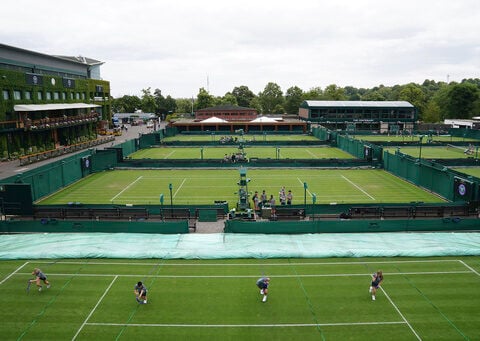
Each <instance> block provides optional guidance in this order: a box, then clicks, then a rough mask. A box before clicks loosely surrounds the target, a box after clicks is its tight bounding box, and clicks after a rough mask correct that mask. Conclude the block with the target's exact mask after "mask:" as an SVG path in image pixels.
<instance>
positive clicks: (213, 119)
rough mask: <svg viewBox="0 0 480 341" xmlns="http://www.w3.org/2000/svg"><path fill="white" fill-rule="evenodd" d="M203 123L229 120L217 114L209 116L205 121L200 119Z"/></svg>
mask: <svg viewBox="0 0 480 341" xmlns="http://www.w3.org/2000/svg"><path fill="white" fill-rule="evenodd" d="M200 122H201V123H226V122H228V121H226V120H223V119H221V118H218V117H215V116H212V117H209V118H207V119H205V120H203V121H200Z"/></svg>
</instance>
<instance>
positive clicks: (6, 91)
mask: <svg viewBox="0 0 480 341" xmlns="http://www.w3.org/2000/svg"><path fill="white" fill-rule="evenodd" d="M3 99H4V100H7V99H10V93H9V92H8V90H3Z"/></svg>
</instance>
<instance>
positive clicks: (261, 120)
mask: <svg viewBox="0 0 480 341" xmlns="http://www.w3.org/2000/svg"><path fill="white" fill-rule="evenodd" d="M278 121H279V120H278V119H275V118H272V117H267V116H260V117H257V118H256V119H254V120H252V121H250V122H253V123H275V122H278Z"/></svg>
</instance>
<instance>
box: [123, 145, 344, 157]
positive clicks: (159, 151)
mask: <svg viewBox="0 0 480 341" xmlns="http://www.w3.org/2000/svg"><path fill="white" fill-rule="evenodd" d="M243 150H244V152H245V153H246V157H247V158H248V159H251V158H261V159H266V158H271V159H330V158H337V159H353V156H352V155H350V154H349V153H347V152H344V151H343V150H341V149H339V148H332V147H327V146H324V147H283V146H282V147H273V146H272V147H246V148H244V149H243ZM238 151H239V149H238V147H197V148H191V147H189V148H183V147H158V148H148V149H142V150H139V151H137V152H135V153H133V154H131V155H129V158H131V159H201V158H202V156H203V158H204V159H223V158H224V156H225V154H227V155H232V154H233V153H237V152H238Z"/></svg>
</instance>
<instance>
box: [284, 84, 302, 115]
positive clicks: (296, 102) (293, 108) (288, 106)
mask: <svg viewBox="0 0 480 341" xmlns="http://www.w3.org/2000/svg"><path fill="white" fill-rule="evenodd" d="M302 102H303V90H302V89H300V88H299V87H298V86H292V87H290V88H288V89H287V92H286V93H285V111H286V113H287V114H290V115H295V114H298V108H299V107H300V104H302Z"/></svg>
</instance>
